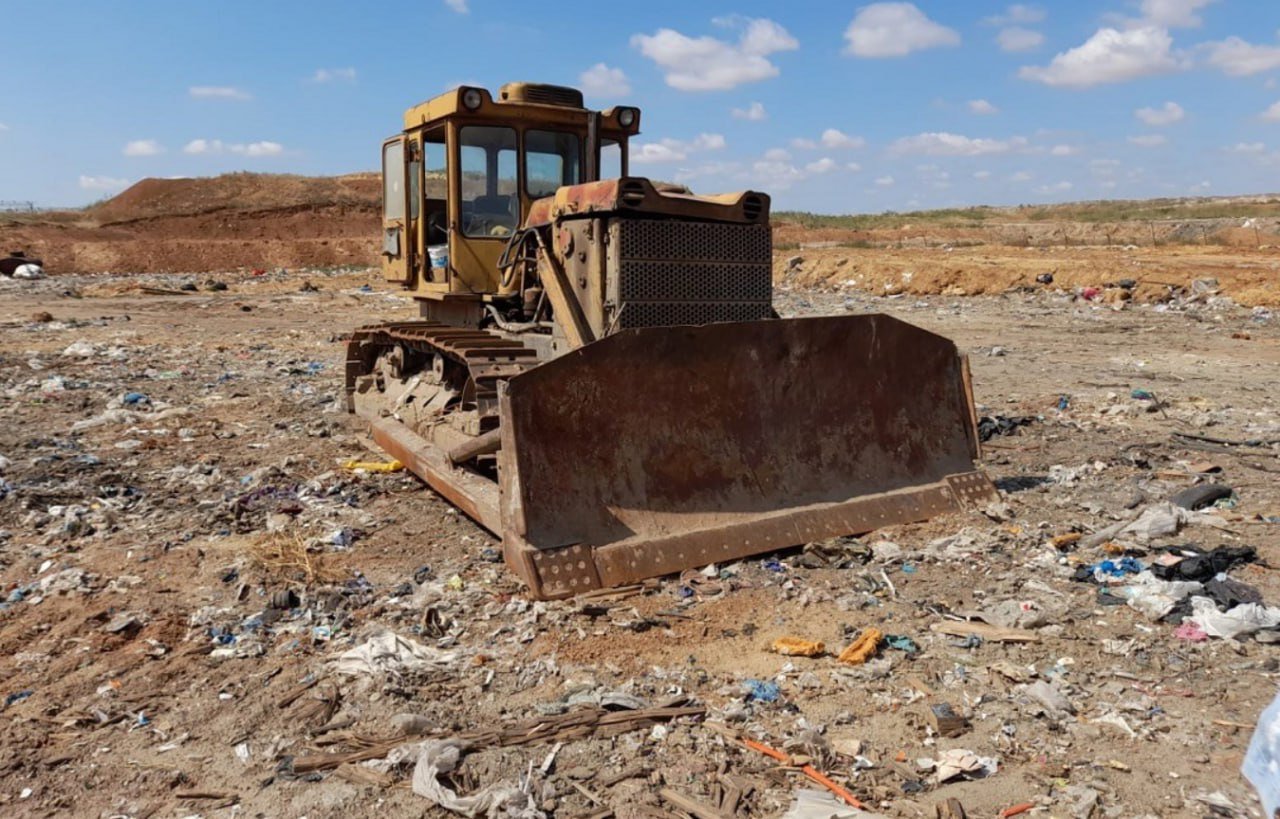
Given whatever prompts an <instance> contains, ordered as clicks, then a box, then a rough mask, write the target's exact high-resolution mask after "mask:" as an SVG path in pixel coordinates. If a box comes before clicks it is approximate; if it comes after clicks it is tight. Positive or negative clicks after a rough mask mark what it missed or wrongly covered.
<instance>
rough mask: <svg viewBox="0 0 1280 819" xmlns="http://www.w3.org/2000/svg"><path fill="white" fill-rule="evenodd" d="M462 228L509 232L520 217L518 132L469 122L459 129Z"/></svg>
mask: <svg viewBox="0 0 1280 819" xmlns="http://www.w3.org/2000/svg"><path fill="white" fill-rule="evenodd" d="M458 142H459V149H458V154H459V160H460V163H459V165H460V168H459V169H460V171H461V177H462V179H461V184H462V213H461V214H460V215H461V221H462V232H463V234H464V235H466V236H495V237H501V236H509V235H511V232H512V231H513V230H515V228H516V224H517V222H519V219H520V197H519V196H518V195H517V192H518V188H517V183H516V132H515V130H514V129H512V128H497V127H493V126H488V125H468V126H466V127H464V128H462V130H461V131H460V132H459V135H458Z"/></svg>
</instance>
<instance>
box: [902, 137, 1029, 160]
mask: <svg viewBox="0 0 1280 819" xmlns="http://www.w3.org/2000/svg"><path fill="white" fill-rule="evenodd" d="M1026 145H1027V140H1026V139H1025V138H1023V137H1013V138H1012V139H1008V140H1000V139H982V138H979V139H974V138H971V137H967V136H961V135H960V134H949V133H946V132H945V131H944V132H932V133H925V134H917V135H915V136H911V137H902V138H901V139H898V140H896V141H894V143H893V144H892V145H890V146H889V151H890V152H891V153H895V154H925V155H928V156H984V155H989V154H1006V153H1009V152H1011V151H1016V150H1020V149H1022V148H1025V147H1026Z"/></svg>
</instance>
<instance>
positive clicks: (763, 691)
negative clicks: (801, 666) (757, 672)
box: [742, 679, 782, 702]
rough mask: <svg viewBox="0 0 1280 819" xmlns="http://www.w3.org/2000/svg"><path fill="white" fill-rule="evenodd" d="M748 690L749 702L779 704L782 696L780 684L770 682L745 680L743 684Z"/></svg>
mask: <svg viewBox="0 0 1280 819" xmlns="http://www.w3.org/2000/svg"><path fill="white" fill-rule="evenodd" d="M742 685H743V687H744V688H746V689H747V702H777V700H778V697H779V696H780V695H781V694H782V689H780V688H778V684H777V683H774V682H769V681H768V680H756V679H750V680H745V681H743V683H742Z"/></svg>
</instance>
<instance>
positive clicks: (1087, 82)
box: [1018, 26, 1181, 88]
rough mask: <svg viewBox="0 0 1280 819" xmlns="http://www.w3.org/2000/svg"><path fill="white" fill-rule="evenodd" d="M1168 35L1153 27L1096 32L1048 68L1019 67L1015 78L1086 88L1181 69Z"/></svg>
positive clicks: (1171, 40)
mask: <svg viewBox="0 0 1280 819" xmlns="http://www.w3.org/2000/svg"><path fill="white" fill-rule="evenodd" d="M1172 47H1173V39H1172V38H1171V37H1170V36H1169V32H1168V31H1167V30H1165V29H1162V28H1156V27H1154V26H1144V27H1142V28H1134V29H1129V30H1127V31H1117V30H1116V29H1114V28H1103V29H1099V30H1098V31H1097V32H1096V33H1094V35H1093V36H1092V37H1090V38H1089V39H1088V40H1086V41H1085V42H1084V44H1083V45H1079V46H1076V47H1075V48H1073V49H1071V50H1069V51H1064V52H1062V53H1061V54H1059V55H1058V56H1056V57H1054V58H1053V60H1052V61H1051V62H1050V63H1049V65H1048V66H1045V67H1040V66H1030V65H1028V66H1023V67H1022V68H1021V69H1020V70H1019V71H1018V76H1020V77H1022V78H1023V79H1024V80H1034V81H1035V82H1041V83H1044V84H1045V85H1053V86H1066V87H1071V88H1087V87H1089V86H1093V85H1102V84H1103V83H1113V82H1124V81H1126V80H1133V79H1137V78H1138V77H1147V76H1151V75H1153V74H1166V73H1168V72H1171V71H1176V70H1178V69H1179V68H1180V67H1181V62H1180V60H1179V59H1178V58H1177V57H1175V56H1174V55H1173V53H1172V52H1171V49H1172Z"/></svg>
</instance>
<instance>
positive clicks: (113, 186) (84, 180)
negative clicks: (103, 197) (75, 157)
mask: <svg viewBox="0 0 1280 819" xmlns="http://www.w3.org/2000/svg"><path fill="white" fill-rule="evenodd" d="M80 187H81V188H83V189H84V190H87V191H117V190H120V189H121V188H127V187H129V180H128V179H117V178H115V177H114V176H85V175H83V174H81V175H80Z"/></svg>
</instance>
